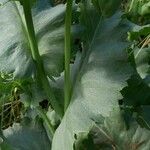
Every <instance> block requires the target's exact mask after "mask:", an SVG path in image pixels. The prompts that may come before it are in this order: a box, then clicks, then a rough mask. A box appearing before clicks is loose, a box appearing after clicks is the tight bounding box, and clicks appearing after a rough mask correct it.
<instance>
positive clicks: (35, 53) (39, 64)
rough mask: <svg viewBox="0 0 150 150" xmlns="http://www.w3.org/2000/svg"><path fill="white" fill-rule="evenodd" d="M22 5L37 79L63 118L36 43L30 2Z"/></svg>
mask: <svg viewBox="0 0 150 150" xmlns="http://www.w3.org/2000/svg"><path fill="white" fill-rule="evenodd" d="M22 4H23V9H24V14H25V21H26V26H27V32H28V33H27V34H28V40H29V44H30V48H31V54H32V58H33V60H34V62H35V65H36V68H37V77H38V79H39V81H40V82H41V84H42V87H43V89H44V91H45V93H46V94H47V96H48V99H49V100H50V103H51V104H52V106H53V108H54V110H55V111H56V113H58V115H59V116H60V117H62V116H63V111H62V108H61V107H60V105H59V103H58V102H57V101H56V98H55V96H54V94H53V92H52V89H51V87H50V85H49V81H48V78H47V75H46V73H45V70H44V65H43V61H42V59H41V56H40V54H39V49H38V44H37V41H36V36H35V31H34V25H33V19H32V14H31V6H30V0H23V1H22Z"/></svg>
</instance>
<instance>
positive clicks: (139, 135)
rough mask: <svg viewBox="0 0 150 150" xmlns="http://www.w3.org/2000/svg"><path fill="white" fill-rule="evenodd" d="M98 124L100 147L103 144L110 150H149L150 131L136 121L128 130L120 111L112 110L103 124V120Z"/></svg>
mask: <svg viewBox="0 0 150 150" xmlns="http://www.w3.org/2000/svg"><path fill="white" fill-rule="evenodd" d="M96 124H97V137H96V140H97V141H98V143H99V144H100V145H99V147H100V148H101V146H102V145H105V148H108V149H110V150H111V149H116V150H126V149H129V150H132V149H138V150H143V149H144V150H148V149H149V147H150V140H149V138H150V131H148V130H146V129H144V128H141V127H139V126H138V125H137V124H136V123H135V122H134V121H132V122H131V124H130V128H129V129H128V130H127V129H126V125H125V123H124V120H123V118H122V117H121V115H118V113H114V112H112V113H111V115H110V117H107V118H105V119H104V122H103V124H102V123H101V122H96ZM105 148H103V150H105Z"/></svg>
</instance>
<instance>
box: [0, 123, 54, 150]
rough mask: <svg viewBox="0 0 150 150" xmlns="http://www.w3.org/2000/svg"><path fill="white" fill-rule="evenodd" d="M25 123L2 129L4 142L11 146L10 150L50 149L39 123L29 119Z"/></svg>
mask: <svg viewBox="0 0 150 150" xmlns="http://www.w3.org/2000/svg"><path fill="white" fill-rule="evenodd" d="M27 123H28V124H27ZM27 123H26V124H24V125H20V124H14V125H13V126H12V127H9V128H8V129H6V130H4V131H3V133H4V136H5V137H6V142H7V143H8V144H9V145H10V146H11V147H12V148H11V149H10V150H31V149H36V150H50V149H51V144H50V141H49V139H48V137H47V135H46V131H45V129H44V128H43V126H42V125H41V123H36V122H35V123H32V122H31V123H30V121H29V120H27ZM0 146H1V145H0ZM2 150H5V149H2Z"/></svg>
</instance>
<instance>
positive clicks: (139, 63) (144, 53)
mask: <svg viewBox="0 0 150 150" xmlns="http://www.w3.org/2000/svg"><path fill="white" fill-rule="evenodd" d="M128 35H129V36H128V38H129V39H130V40H132V41H133V40H135V41H138V39H140V37H144V40H143V41H142V42H141V43H142V46H141V47H138V46H135V47H134V48H133V54H134V57H135V64H136V69H137V72H138V73H139V75H140V76H141V78H142V79H144V78H146V77H147V76H149V75H150V66H149V62H150V46H149V40H150V25H145V26H137V25H134V27H133V30H132V31H131V32H130V33H129V34H128Z"/></svg>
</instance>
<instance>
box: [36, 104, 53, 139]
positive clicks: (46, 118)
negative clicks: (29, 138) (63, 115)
mask: <svg viewBox="0 0 150 150" xmlns="http://www.w3.org/2000/svg"><path fill="white" fill-rule="evenodd" d="M37 111H38V114H39V116H40V117H41V118H42V119H43V120H44V122H45V124H46V125H47V127H48V130H49V131H50V133H51V135H52V136H53V135H54V133H55V130H54V128H53V126H52V124H51V122H50V120H49V119H48V117H47V116H46V114H45V113H44V112H43V110H42V109H41V108H40V107H38V108H37Z"/></svg>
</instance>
